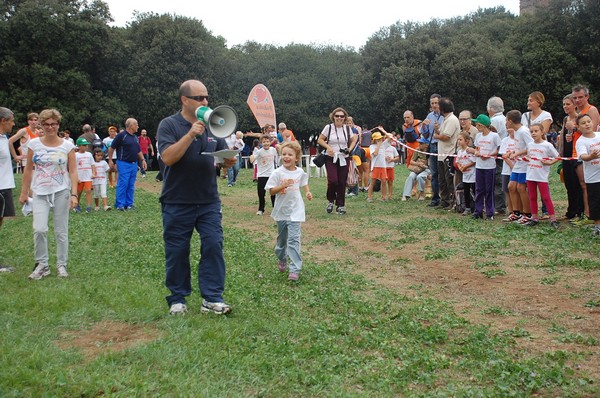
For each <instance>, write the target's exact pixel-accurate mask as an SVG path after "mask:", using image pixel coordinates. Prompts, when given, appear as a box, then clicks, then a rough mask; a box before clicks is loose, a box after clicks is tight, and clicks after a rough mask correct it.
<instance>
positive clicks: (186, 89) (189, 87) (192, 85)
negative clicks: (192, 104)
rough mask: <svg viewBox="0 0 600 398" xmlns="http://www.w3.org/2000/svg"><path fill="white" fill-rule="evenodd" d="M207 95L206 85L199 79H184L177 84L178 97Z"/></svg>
mask: <svg viewBox="0 0 600 398" xmlns="http://www.w3.org/2000/svg"><path fill="white" fill-rule="evenodd" d="M197 95H208V90H207V89H206V86H205V85H204V84H203V83H202V82H201V81H200V80H186V81H184V82H183V83H181V86H179V97H180V98H181V97H187V96H190V97H193V96H197Z"/></svg>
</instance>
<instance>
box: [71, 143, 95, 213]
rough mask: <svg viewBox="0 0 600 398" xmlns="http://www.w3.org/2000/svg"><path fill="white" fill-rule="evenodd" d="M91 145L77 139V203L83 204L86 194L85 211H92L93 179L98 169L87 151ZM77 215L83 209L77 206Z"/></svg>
mask: <svg viewBox="0 0 600 398" xmlns="http://www.w3.org/2000/svg"><path fill="white" fill-rule="evenodd" d="M88 145H90V143H89V142H88V140H86V139H85V138H83V137H79V138H78V139H77V152H76V153H75V161H76V162H77V177H78V179H79V182H78V183H77V202H78V203H81V194H82V193H83V192H85V204H86V207H85V211H86V212H87V213H89V212H91V211H92V178H93V177H94V176H95V175H96V167H95V166H94V157H93V156H92V154H91V153H89V152H88V151H87V149H88ZM74 211H75V212H76V213H80V212H81V207H79V205H77V207H76V208H75V209H74Z"/></svg>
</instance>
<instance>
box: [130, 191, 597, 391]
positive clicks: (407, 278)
mask: <svg viewBox="0 0 600 398" xmlns="http://www.w3.org/2000/svg"><path fill="white" fill-rule="evenodd" d="M138 185H139V186H140V187H141V188H143V189H146V190H148V191H152V192H158V190H159V189H160V185H159V183H156V182H154V181H147V180H145V181H140V182H139V184H138ZM222 201H223V206H224V215H225V216H224V220H225V222H226V223H227V224H229V225H232V226H235V227H240V228H242V229H244V230H247V231H249V232H250V233H252V232H253V231H254V232H256V234H255V235H254V236H256V237H257V239H260V241H261V242H264V241H265V239H267V241H268V242H270V243H269V244H271V243H272V242H274V241H275V233H276V231H275V229H274V228H269V226H272V224H273V221H272V219H271V218H270V217H268V216H263V217H258V216H256V218H254V219H253V223H248V222H247V220H248V215H254V213H255V212H256V208H255V204H254V202H255V193H254V191H251V190H237V191H236V193H235V195H230V194H228V195H223V196H222ZM242 215H243V216H242ZM243 220H246V221H243ZM351 220H352V218H351V216H350V215H348V216H345V217H331V218H326V219H316V218H310V215H309V221H310V222H307V223H305V224H304V225H303V226H302V229H303V232H302V233H303V246H302V250H303V255H304V256H305V258H306V259H307V260H310V261H311V262H313V263H316V264H319V263H323V262H327V261H331V259H332V258H337V259H339V260H340V261H344V260H345V261H347V262H349V263H352V264H358V265H357V266H356V267H355V269H356V272H358V273H360V274H362V275H364V276H365V277H367V278H369V279H371V280H373V281H375V282H377V283H378V284H381V285H382V286H385V287H387V288H390V289H394V290H396V291H398V292H400V293H402V294H404V295H406V296H409V297H415V296H426V297H434V298H437V299H440V300H444V301H446V302H448V303H450V305H452V306H453V307H454V309H455V311H456V313H457V314H458V315H459V316H462V317H464V318H465V319H467V320H469V321H470V322H472V323H476V324H484V325H488V326H489V327H490V328H491V330H492V331H494V332H497V333H507V331H508V333H511V334H513V335H514V336H515V340H516V346H515V349H516V350H517V351H518V352H521V353H523V354H524V355H526V354H527V353H532V354H539V353H544V352H550V351H557V350H564V351H567V352H575V351H576V352H578V354H579V355H578V356H577V359H576V361H574V362H573V363H571V364H570V365H571V366H572V367H573V368H574V369H580V370H582V371H584V372H585V373H586V375H587V376H588V377H591V378H592V379H594V380H596V381H597V382H598V381H600V307H598V306H591V307H590V308H588V307H586V306H585V303H586V302H588V301H589V300H590V299H591V298H595V299H596V300H598V299H599V298H598V297H597V296H596V295H597V294H598V286H600V275H599V273H598V272H597V271H596V272H593V271H587V272H586V271H582V270H578V269H571V268H565V267H562V268H559V269H558V271H557V272H556V273H554V274H552V275H548V272H547V271H544V270H540V269H537V268H534V267H518V266H515V265H514V261H512V260H514V259H511V258H505V259H503V260H502V264H501V265H502V269H504V270H506V271H507V272H506V274H504V275H502V276H501V277H497V278H490V277H487V276H486V275H484V274H483V273H482V272H481V270H478V269H475V268H473V267H472V266H470V265H469V262H468V261H463V260H464V259H453V260H435V259H433V260H425V259H424V258H425V252H424V250H425V249H424V248H423V247H421V245H404V246H401V247H399V248H394V247H391V246H390V245H382V244H381V242H377V241H376V239H375V238H376V237H378V236H380V235H381V229H380V228H378V227H377V226H375V225H374V226H366V227H362V231H363V232H362V236H363V238H361V239H362V243H361V247H363V248H365V247H368V248H369V249H368V250H367V251H364V250H359V249H358V248H357V247H356V246H355V245H354V244H353V242H352V239H353V237H352V235H350V234H347V233H345V234H340V233H339V232H338V231H348V230H349V228H351V226H350V225H348V222H349V221H351ZM265 231H267V232H265ZM265 233H267V234H269V235H270V236H267V237H265ZM258 237H260V238H258ZM331 237H335V242H332V243H328V241H327V239H329V238H331ZM364 237H366V238H364ZM311 242H319V243H318V244H314V243H313V244H311ZM323 242H324V243H323ZM392 246H393V245H392ZM412 259H418V260H417V261H414V260H412ZM494 261H498V260H497V259H494ZM544 278H546V279H547V280H549V282H548V283H547V284H544V283H541V282H540V281H543V280H545V279H544ZM552 280H560V281H563V282H561V283H554V284H553V283H552ZM564 281H566V282H564Z"/></svg>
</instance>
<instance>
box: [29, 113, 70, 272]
mask: <svg viewBox="0 0 600 398" xmlns="http://www.w3.org/2000/svg"><path fill="white" fill-rule="evenodd" d="M39 118H40V122H41V124H42V128H43V129H44V135H43V136H41V137H39V138H34V139H32V140H31V141H30V142H29V144H28V146H29V151H28V153H27V165H26V167H25V171H24V172H23V185H22V187H21V195H20V197H19V202H20V203H21V204H25V203H27V199H28V197H27V194H28V192H29V191H32V192H33V248H34V257H35V262H36V267H35V269H34V270H33V272H32V273H31V275H29V279H35V280H38V279H42V278H43V277H45V276H48V275H50V267H49V265H48V261H49V256H48V238H47V234H48V217H49V215H50V212H52V213H53V219H54V236H55V240H56V267H57V271H58V276H59V277H63V278H64V277H67V276H68V273H67V260H68V254H69V208H75V207H76V206H77V165H76V161H75V152H74V151H73V149H74V148H75V146H74V145H73V144H71V143H70V142H69V141H65V140H63V139H62V138H60V137H59V136H58V130H59V128H60V121H61V119H62V116H61V114H60V113H59V112H58V111H57V110H56V109H45V110H43V111H42V112H41V113H40V116H39ZM34 165H35V170H34V168H33V166H34Z"/></svg>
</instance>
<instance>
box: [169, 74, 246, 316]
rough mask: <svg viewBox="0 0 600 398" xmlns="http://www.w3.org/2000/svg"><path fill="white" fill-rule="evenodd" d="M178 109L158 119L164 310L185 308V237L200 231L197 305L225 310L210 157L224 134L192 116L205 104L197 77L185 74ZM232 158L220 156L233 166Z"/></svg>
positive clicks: (222, 143)
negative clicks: (199, 300) (188, 77)
mask: <svg viewBox="0 0 600 398" xmlns="http://www.w3.org/2000/svg"><path fill="white" fill-rule="evenodd" d="M179 101H180V102H181V111H180V112H178V113H176V114H174V115H172V116H168V117H166V118H165V119H163V120H162V121H161V122H160V124H159V125H158V131H157V137H158V150H159V152H160V156H161V158H162V160H163V162H164V164H165V170H164V173H163V175H164V179H163V187H162V192H161V195H160V199H159V200H160V203H161V207H162V219H163V239H164V245H165V268H166V282H165V285H166V287H167V288H168V289H169V291H170V295H168V296H167V297H166V299H167V304H168V305H169V313H170V314H172V315H182V314H185V313H186V312H187V304H186V297H187V296H189V295H190V294H191V292H192V284H191V279H190V240H191V237H192V235H193V232H194V230H196V231H197V232H198V234H199V235H200V242H201V244H200V261H199V263H198V285H199V288H200V294H201V295H202V299H203V300H202V305H201V307H200V311H201V312H203V313H209V312H212V313H215V314H218V315H224V314H227V313H229V312H231V306H230V305H228V304H226V303H225V300H224V299H223V292H224V290H225V258H224V256H223V228H222V226H221V219H222V214H221V200H220V198H219V192H218V189H217V173H216V165H215V158H214V156H212V155H211V153H212V152H216V151H219V150H222V149H227V143H226V142H225V140H224V139H223V138H217V137H215V136H214V135H213V134H212V132H211V131H210V128H209V126H207V125H205V123H204V122H203V121H201V120H198V118H197V117H196V109H197V108H198V107H200V106H208V90H207V88H206V86H205V85H204V84H203V83H202V82H200V81H199V80H187V81H185V82H183V83H182V84H181V86H180V87H179ZM236 162H237V158H236V157H234V158H231V159H224V160H223V166H224V167H226V168H229V167H232V166H233V165H234V164H235V163H236Z"/></svg>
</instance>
